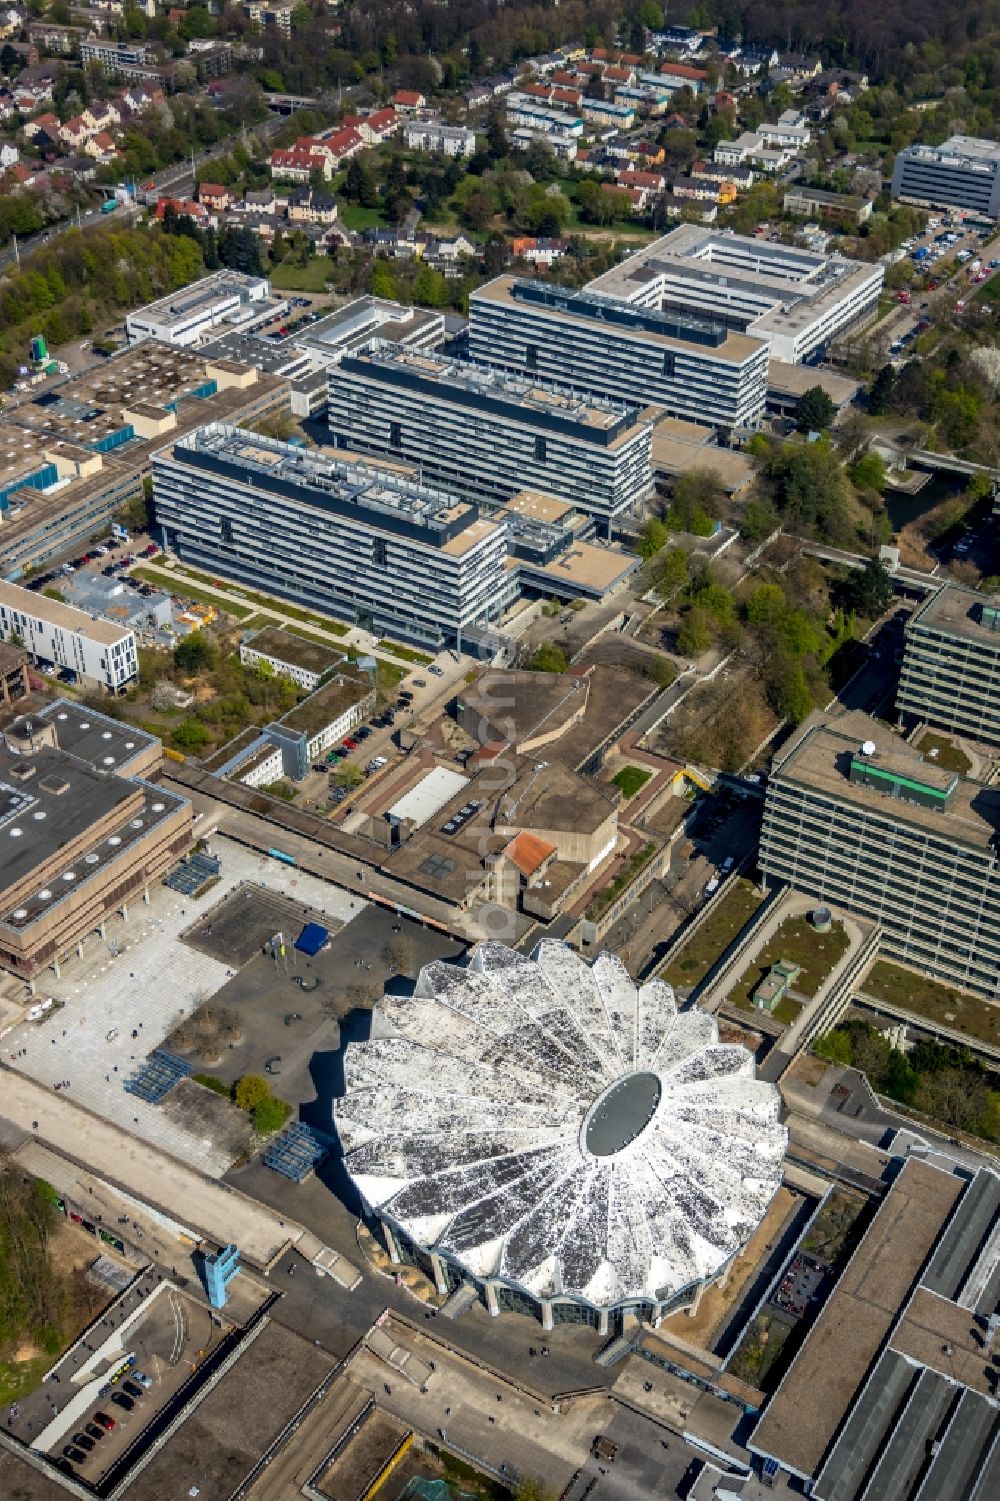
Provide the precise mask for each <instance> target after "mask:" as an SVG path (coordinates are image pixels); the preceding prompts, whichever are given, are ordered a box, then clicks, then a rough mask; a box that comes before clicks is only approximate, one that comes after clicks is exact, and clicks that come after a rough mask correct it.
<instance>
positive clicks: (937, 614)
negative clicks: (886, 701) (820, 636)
mask: <svg viewBox="0 0 1000 1501" xmlns="http://www.w3.org/2000/svg"><path fill="white" fill-rule="evenodd" d="M904 640H905V644H904V649H903V665H902V667H901V669H900V674H899V688H898V690H897V692H896V707H897V708H898V709H900V710H901V711H902V712H903V713H905V714H914V715H916V716H917V717H918V718H919V719H926V720H927V721H928V722H929V723H930V724H937V725H942V726H943V727H944V728H945V729H948V730H955V731H957V733H958V734H960V735H968V736H969V737H970V738H971V739H973V740H982V741H985V742H986V743H987V744H989V745H1000V599H997V598H996V597H995V596H994V597H992V598H991V597H990V596H989V595H983V594H978V593H977V592H976V591H975V590H974V589H962V588H960V587H959V585H957V584H945V586H944V587H943V588H942V589H939V590H938V591H937V593H935V594H930V595H928V597H927V598H926V599H925V600H924V601H923V603H922V604H920V605H918V606H917V608H916V609H915V610H914V611H913V614H912V615H911V616H910V618H909V620H908V621H907V622H906V632H905V638H904Z"/></svg>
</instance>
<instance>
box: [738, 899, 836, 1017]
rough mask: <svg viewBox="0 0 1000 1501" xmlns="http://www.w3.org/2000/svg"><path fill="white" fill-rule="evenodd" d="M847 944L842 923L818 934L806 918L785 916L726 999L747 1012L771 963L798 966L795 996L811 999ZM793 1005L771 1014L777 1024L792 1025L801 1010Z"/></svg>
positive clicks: (782, 1004)
mask: <svg viewBox="0 0 1000 1501" xmlns="http://www.w3.org/2000/svg"><path fill="white" fill-rule="evenodd" d="M849 941H850V940H849V939H848V937H847V933H846V932H845V930H844V927H843V925H842V924H841V923H838V922H834V923H833V925H832V927H831V928H830V931H829V932H828V933H817V931H816V929H815V928H814V927H813V925H812V923H811V922H810V920H809V918H808V916H806V915H804V914H799V915H797V916H795V917H786V918H785V920H784V922H783V923H781V924H780V925H779V926H778V928H777V929H776V930H775V932H774V933H772V935H771V937H770V938H769V939H768V941H767V943H765V945H764V947H763V948H762V949H761V950H760V951H759V953H758V954H757V955H756V956H755V958H754V959H753V961H752V962H751V964H750V966H749V968H748V969H746V970H745V971H744V973H743V975H742V977H741V978H740V980H739V981H738V982H737V983H736V985H735V986H734V987H733V989H732V990H731V991H730V993H729V995H728V996H727V1000H728V1001H729V1002H730V1004H731V1005H733V1006H738V1007H739V1008H740V1009H741V1010H750V1009H751V1008H752V1007H753V999H752V997H753V993H754V991H755V990H756V989H757V986H758V985H759V984H760V983H761V981H762V980H763V979H764V977H765V975H766V974H767V973H768V971H769V970H770V968H771V966H772V965H773V964H782V963H784V964H794V965H797V966H798V968H799V974H798V975H797V976H796V979H795V986H794V989H795V993H796V995H799V996H803V997H804V998H805V999H807V1000H810V999H811V998H812V997H813V996H814V995H815V994H816V992H817V991H818V990H819V988H820V986H821V985H822V984H823V982H824V980H825V979H826V978H827V976H828V975H829V974H830V973H831V971H832V970H833V969H834V967H835V965H837V964H838V963H839V962H840V960H841V959H842V958H843V956H844V954H845V953H846V952H847V946H848V943H849ZM792 1006H793V1007H794V1010H793V1009H792V1007H790V1006H788V1005H786V1004H785V1003H784V1002H782V1003H780V1004H779V1006H776V1007H775V1010H774V1015H775V1016H776V1017H777V1018H778V1020H779V1021H787V1022H789V1023H790V1022H793V1021H794V1020H795V1018H796V1017H797V1016H798V1014H799V1010H800V1007H799V1006H798V1005H796V1004H795V1002H794V1000H793V1002H792Z"/></svg>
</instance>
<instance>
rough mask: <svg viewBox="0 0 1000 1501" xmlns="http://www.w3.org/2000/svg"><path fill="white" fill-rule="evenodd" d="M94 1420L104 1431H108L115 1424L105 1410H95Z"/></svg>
mask: <svg viewBox="0 0 1000 1501" xmlns="http://www.w3.org/2000/svg"><path fill="white" fill-rule="evenodd" d="M94 1422H95V1423H99V1424H100V1426H101V1427H102V1428H103V1429H104V1431H105V1432H106V1433H110V1432H111V1430H112V1428H113V1427H114V1426H115V1420H114V1418H109V1417H108V1415H107V1413H106V1412H95V1413H94Z"/></svg>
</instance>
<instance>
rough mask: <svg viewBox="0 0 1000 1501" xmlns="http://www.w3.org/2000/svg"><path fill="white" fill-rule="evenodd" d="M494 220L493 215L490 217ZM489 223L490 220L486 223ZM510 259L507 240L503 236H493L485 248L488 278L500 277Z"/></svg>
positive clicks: (484, 261) (485, 265)
mask: <svg viewBox="0 0 1000 1501" xmlns="http://www.w3.org/2000/svg"><path fill="white" fill-rule="evenodd" d="M490 218H492V214H491V215H490ZM486 222H487V223H489V220H487V221H486ZM509 259H510V251H509V249H508V245H507V239H506V237H505V236H504V235H501V234H492V235H490V237H489V239H488V240H487V241H486V244H485V245H484V246H483V270H484V271H485V273H486V275H487V276H500V275H502V273H503V271H504V268H505V267H506V265H507V262H508V260H509Z"/></svg>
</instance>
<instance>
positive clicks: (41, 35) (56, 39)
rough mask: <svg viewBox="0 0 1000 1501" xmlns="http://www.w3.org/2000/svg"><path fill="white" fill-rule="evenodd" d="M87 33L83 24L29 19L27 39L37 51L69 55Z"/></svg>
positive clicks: (62, 55)
mask: <svg viewBox="0 0 1000 1501" xmlns="http://www.w3.org/2000/svg"><path fill="white" fill-rule="evenodd" d="M87 35H88V30H87V27H85V26H57V25H55V23H54V22H52V21H29V23H28V40H29V41H30V42H32V43H33V44H34V45H35V46H36V47H37V48H38V50H39V52H47V53H55V54H57V55H58V56H59V57H69V56H70V55H71V54H72V53H74V52H75V51H76V50H77V48H78V47H79V45H80V41H81V39H82V38H83V37H85V36H87Z"/></svg>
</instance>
